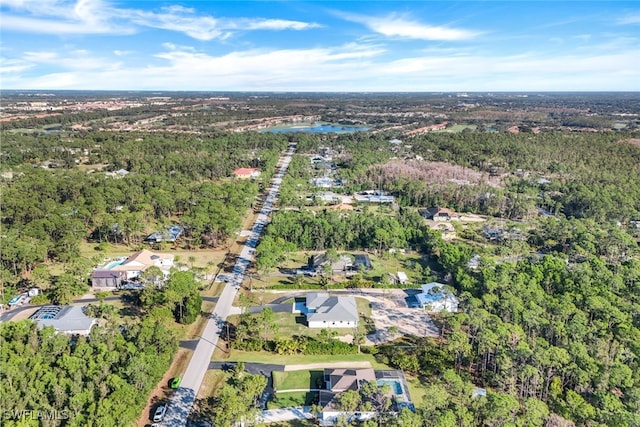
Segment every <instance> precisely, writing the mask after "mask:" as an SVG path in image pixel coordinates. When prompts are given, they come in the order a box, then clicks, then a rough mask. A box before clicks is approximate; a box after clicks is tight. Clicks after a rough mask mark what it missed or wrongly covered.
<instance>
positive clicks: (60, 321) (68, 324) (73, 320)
mask: <svg viewBox="0 0 640 427" xmlns="http://www.w3.org/2000/svg"><path fill="white" fill-rule="evenodd" d="M29 319H31V320H34V321H35V322H36V323H37V324H38V328H40V329H42V328H45V327H47V326H52V327H53V328H54V329H55V330H56V332H60V333H63V334H72V335H89V333H90V332H91V328H93V326H94V325H96V324H97V322H98V321H97V319H94V318H93V317H89V316H87V315H86V314H84V306H79V305H67V306H60V305H45V306H43V307H41V308H39V309H38V310H37V311H36V312H35V313H33V314H32V315H31V316H30V317H29Z"/></svg>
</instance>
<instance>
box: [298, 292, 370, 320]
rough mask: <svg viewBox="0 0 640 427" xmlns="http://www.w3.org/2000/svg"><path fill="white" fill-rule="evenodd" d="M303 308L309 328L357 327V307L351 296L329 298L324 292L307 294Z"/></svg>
mask: <svg viewBox="0 0 640 427" xmlns="http://www.w3.org/2000/svg"><path fill="white" fill-rule="evenodd" d="M305 307H306V317H307V325H308V326H309V327H310V328H357V327H358V307H357V305H356V299H355V298H354V297H353V296H351V295H348V296H331V295H329V294H327V293H324V292H309V293H308V294H307V296H306V299H305Z"/></svg>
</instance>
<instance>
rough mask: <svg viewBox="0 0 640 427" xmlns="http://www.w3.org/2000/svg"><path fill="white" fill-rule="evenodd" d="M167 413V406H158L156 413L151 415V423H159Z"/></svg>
mask: <svg viewBox="0 0 640 427" xmlns="http://www.w3.org/2000/svg"><path fill="white" fill-rule="evenodd" d="M165 412H167V405H160V406H158V408H157V409H156V413H155V414H153V422H154V423H159V422H160V421H162V419H163V418H164V414H165Z"/></svg>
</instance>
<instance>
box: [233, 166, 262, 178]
mask: <svg viewBox="0 0 640 427" xmlns="http://www.w3.org/2000/svg"><path fill="white" fill-rule="evenodd" d="M233 176H234V177H236V178H239V179H251V178H258V177H259V176H260V170H259V169H256V168H238V169H236V170H234V171H233Z"/></svg>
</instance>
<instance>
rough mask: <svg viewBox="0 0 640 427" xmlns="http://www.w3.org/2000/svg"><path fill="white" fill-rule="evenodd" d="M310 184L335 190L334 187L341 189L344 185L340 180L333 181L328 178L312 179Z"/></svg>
mask: <svg viewBox="0 0 640 427" xmlns="http://www.w3.org/2000/svg"><path fill="white" fill-rule="evenodd" d="M309 183H310V184H311V185H313V186H314V187H320V188H333V187H340V186H341V185H342V183H341V181H340V180H337V179H333V178H330V177H328V176H322V177H319V178H311V179H310V180H309Z"/></svg>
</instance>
